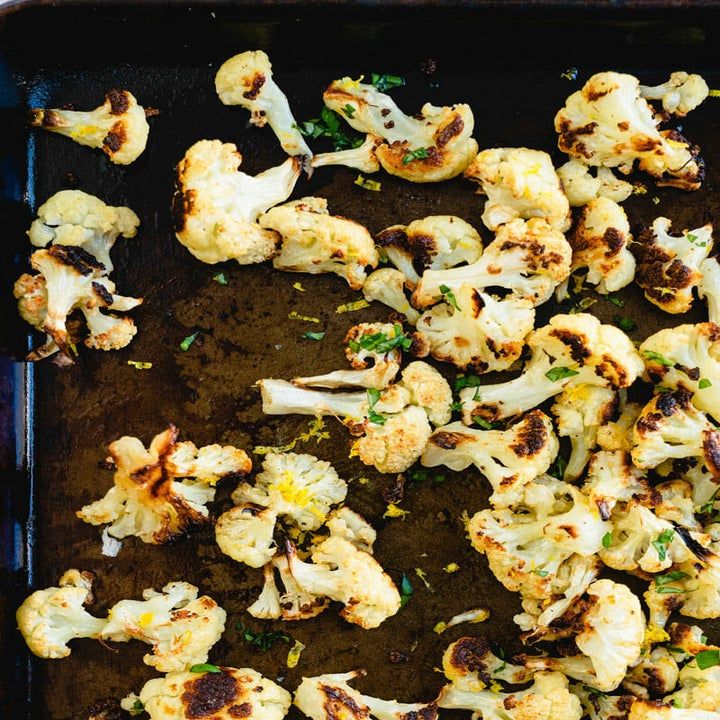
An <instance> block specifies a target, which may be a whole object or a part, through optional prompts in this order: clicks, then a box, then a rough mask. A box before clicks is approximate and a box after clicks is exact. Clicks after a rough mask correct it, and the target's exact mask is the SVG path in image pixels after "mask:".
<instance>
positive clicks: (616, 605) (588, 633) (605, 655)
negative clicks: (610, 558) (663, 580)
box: [525, 580, 645, 692]
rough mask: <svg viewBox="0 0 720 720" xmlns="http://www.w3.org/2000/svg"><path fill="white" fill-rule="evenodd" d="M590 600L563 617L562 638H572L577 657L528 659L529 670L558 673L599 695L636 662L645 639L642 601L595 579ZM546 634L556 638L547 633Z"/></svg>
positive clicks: (617, 682)
mask: <svg viewBox="0 0 720 720" xmlns="http://www.w3.org/2000/svg"><path fill="white" fill-rule="evenodd" d="M587 595H588V599H587V600H586V601H584V602H580V603H577V604H576V605H575V606H574V607H573V608H571V609H570V610H569V611H568V613H566V614H567V616H568V624H567V625H566V624H565V623H562V624H561V625H560V628H562V629H561V631H560V633H561V636H573V635H574V640H575V644H576V645H577V647H578V649H579V650H580V652H581V653H582V655H581V656H572V657H567V658H547V657H537V658H526V660H525V666H526V667H527V668H528V669H529V670H533V671H536V670H543V669H545V670H556V671H558V672H563V673H564V674H566V675H568V676H569V677H572V678H575V679H576V680H581V681H582V682H584V683H585V684H587V685H590V687H593V688H595V689H597V690H600V691H601V692H609V691H612V690H614V689H615V688H616V687H618V686H619V685H620V683H621V682H622V680H623V678H624V677H625V674H626V672H627V669H628V667H629V666H632V665H635V663H636V662H637V661H638V660H639V659H640V653H641V650H642V645H643V641H644V638H645V616H644V615H643V612H642V608H641V607H640V601H639V600H638V598H637V597H636V596H635V595H634V594H633V593H632V592H631V591H630V589H629V588H627V587H626V586H625V585H621V584H619V583H616V582H613V581H612V580H596V581H595V582H594V583H593V584H592V585H590V587H589V588H588V590H587ZM548 635H550V636H553V635H555V636H557V633H555V631H553V630H550V632H549V633H548Z"/></svg>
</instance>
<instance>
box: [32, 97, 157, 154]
mask: <svg viewBox="0 0 720 720" xmlns="http://www.w3.org/2000/svg"><path fill="white" fill-rule="evenodd" d="M30 124H31V125H32V126H34V127H41V128H45V130H50V132H56V133H59V134H60V135H65V136H66V137H69V138H71V139H72V140H74V141H75V142H76V143H79V144H80V145H88V146H90V147H94V148H100V149H101V150H102V151H103V152H104V153H105V154H106V155H107V156H108V157H109V158H110V160H111V161H112V162H114V163H117V164H119V165H128V164H129V163H131V162H133V160H137V158H138V157H139V156H140V154H141V153H142V151H143V150H144V149H145V145H147V139H148V134H149V132H150V127H149V126H148V122H147V119H146V118H145V109H144V108H143V107H141V106H140V105H138V103H137V100H135V97H134V96H133V95H132V94H131V93H129V92H128V91H127V90H110V92H109V93H108V94H107V95H106V96H105V102H104V103H103V104H102V105H101V106H100V107H98V108H96V109H95V110H92V111H87V112H80V111H77V110H40V109H37V108H33V109H31V110H30Z"/></svg>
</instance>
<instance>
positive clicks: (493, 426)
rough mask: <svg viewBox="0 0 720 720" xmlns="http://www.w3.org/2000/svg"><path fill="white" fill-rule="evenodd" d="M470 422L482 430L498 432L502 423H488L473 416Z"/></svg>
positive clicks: (482, 418) (477, 416)
mask: <svg viewBox="0 0 720 720" xmlns="http://www.w3.org/2000/svg"><path fill="white" fill-rule="evenodd" d="M472 421H473V422H474V423H475V424H476V425H479V426H480V427H481V428H482V429H483V430H498V429H499V428H501V427H502V423H499V422H490V421H489V420H486V419H485V418H484V417H480V415H473V419H472Z"/></svg>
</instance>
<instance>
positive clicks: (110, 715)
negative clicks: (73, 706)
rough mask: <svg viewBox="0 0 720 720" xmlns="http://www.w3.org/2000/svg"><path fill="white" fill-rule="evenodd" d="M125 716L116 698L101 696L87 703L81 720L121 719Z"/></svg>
mask: <svg viewBox="0 0 720 720" xmlns="http://www.w3.org/2000/svg"><path fill="white" fill-rule="evenodd" d="M125 717H126V715H125V713H124V712H123V711H122V709H121V707H120V701H119V700H118V699H117V698H103V699H102V700H95V702H93V703H91V704H90V705H88V709H87V710H86V711H85V714H84V715H83V720H123V719H124V718H125Z"/></svg>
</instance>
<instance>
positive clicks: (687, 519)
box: [654, 460, 720, 542]
mask: <svg viewBox="0 0 720 720" xmlns="http://www.w3.org/2000/svg"><path fill="white" fill-rule="evenodd" d="M678 464H684V461H682V460H681V461H680V462H679V463H678ZM717 479H718V481H719V482H720V477H719V478H717ZM655 492H656V493H657V494H658V495H659V497H660V502H659V503H658V504H657V506H656V507H655V508H654V510H655V514H656V515H657V516H658V517H660V518H662V519H663V520H667V521H668V522H671V523H673V524H674V525H679V526H680V527H681V528H685V529H686V530H691V531H693V532H698V533H700V532H702V531H703V527H702V525H701V524H700V523H699V522H698V521H697V519H696V518H695V509H696V508H695V506H696V503H695V502H693V486H692V483H691V482H688V481H686V480H682V479H680V478H673V479H672V480H667V481H665V482H662V483H660V484H659V485H656V486H655ZM709 540H710V537H709V536H708V538H707V541H708V542H709Z"/></svg>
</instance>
